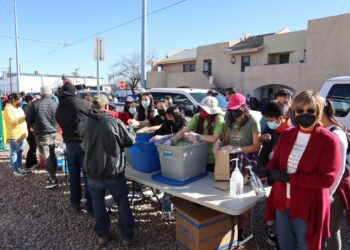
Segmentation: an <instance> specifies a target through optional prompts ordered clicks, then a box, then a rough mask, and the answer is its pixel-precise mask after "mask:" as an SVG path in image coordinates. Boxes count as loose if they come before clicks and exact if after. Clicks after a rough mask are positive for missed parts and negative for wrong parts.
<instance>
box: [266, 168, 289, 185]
mask: <svg viewBox="0 0 350 250" xmlns="http://www.w3.org/2000/svg"><path fill="white" fill-rule="evenodd" d="M270 178H271V179H272V180H273V181H282V182H288V181H289V175H288V174H287V172H285V171H282V170H279V169H271V170H270Z"/></svg>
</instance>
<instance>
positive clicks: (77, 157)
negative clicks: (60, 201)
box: [66, 142, 93, 213]
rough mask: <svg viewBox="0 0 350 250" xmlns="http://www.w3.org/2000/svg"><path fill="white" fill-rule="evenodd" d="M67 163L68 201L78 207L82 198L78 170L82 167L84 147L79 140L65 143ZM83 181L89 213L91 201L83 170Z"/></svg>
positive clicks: (90, 211)
mask: <svg viewBox="0 0 350 250" xmlns="http://www.w3.org/2000/svg"><path fill="white" fill-rule="evenodd" d="M66 149H67V151H66V154H67V163H68V169H69V185H70V186H69V189H70V203H71V204H72V206H75V207H80V202H81V198H82V188H81V183H80V180H81V178H80V170H81V169H82V168H83V163H84V154H85V152H84V149H83V147H82V145H81V143H79V142H68V143H66ZM83 176H84V183H85V190H84V193H85V199H86V201H87V209H88V212H89V213H92V211H93V209H92V201H91V195H90V192H89V190H88V188H87V180H86V175H85V172H84V171H83Z"/></svg>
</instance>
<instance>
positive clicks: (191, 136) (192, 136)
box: [185, 132, 202, 143]
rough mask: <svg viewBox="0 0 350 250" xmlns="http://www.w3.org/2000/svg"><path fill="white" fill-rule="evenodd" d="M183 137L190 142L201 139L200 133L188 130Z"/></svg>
mask: <svg viewBox="0 0 350 250" xmlns="http://www.w3.org/2000/svg"><path fill="white" fill-rule="evenodd" d="M185 137H186V138H187V139H188V140H189V141H191V142H192V143H197V142H200V141H202V135H200V134H197V133H194V132H188V133H186V134H185Z"/></svg>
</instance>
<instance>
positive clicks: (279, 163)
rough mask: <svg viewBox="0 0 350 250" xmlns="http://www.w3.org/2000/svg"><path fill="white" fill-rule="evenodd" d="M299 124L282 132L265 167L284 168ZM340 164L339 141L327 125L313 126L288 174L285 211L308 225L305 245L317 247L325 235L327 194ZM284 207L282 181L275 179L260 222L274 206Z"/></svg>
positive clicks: (272, 215) (271, 215)
mask: <svg viewBox="0 0 350 250" xmlns="http://www.w3.org/2000/svg"><path fill="white" fill-rule="evenodd" d="M298 132H299V127H295V128H291V129H288V130H286V131H285V132H284V133H282V135H281V137H280V139H279V142H278V144H277V146H276V150H275V153H274V155H273V158H272V159H271V161H270V162H269V163H268V164H267V166H266V168H267V169H281V170H284V171H287V162H288V157H289V154H290V152H291V150H292V148H293V145H294V142H295V140H296V137H297V135H298ZM339 166H340V149H339V142H338V139H337V138H336V137H335V135H334V134H333V133H332V132H330V131H328V130H327V129H325V128H323V127H321V126H316V127H315V129H314V131H313V132H312V134H311V137H310V139H309V142H308V145H307V146H306V149H305V151H304V154H303V155H302V157H301V159H300V161H299V164H298V169H297V172H296V173H295V174H289V183H290V186H291V188H290V189H291V197H290V207H289V214H290V217H291V218H292V219H294V218H299V219H302V220H305V221H306V222H307V223H308V224H307V225H308V228H307V231H306V235H305V241H306V244H307V245H308V249H310V250H317V249H321V240H322V238H329V236H330V231H329V218H330V194H329V187H330V186H331V185H332V184H333V182H334V181H335V178H336V175H337V174H338V172H339ZM285 208H286V183H285V182H279V181H275V182H274V183H273V186H272V189H271V193H270V196H269V198H268V200H267V204H266V210H265V215H264V222H266V221H270V220H274V219H275V214H276V209H277V210H278V211H280V212H283V211H284V210H285Z"/></svg>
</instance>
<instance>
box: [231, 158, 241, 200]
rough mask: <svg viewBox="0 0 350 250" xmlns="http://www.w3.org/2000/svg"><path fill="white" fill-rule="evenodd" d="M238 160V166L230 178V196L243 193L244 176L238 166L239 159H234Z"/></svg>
mask: <svg viewBox="0 0 350 250" xmlns="http://www.w3.org/2000/svg"><path fill="white" fill-rule="evenodd" d="M233 160H236V167H235V170H234V171H233V172H232V174H231V178H230V196H232V197H233V196H236V195H237V194H243V183H244V178H243V175H242V174H241V171H239V168H238V166H237V165H238V159H233Z"/></svg>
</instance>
